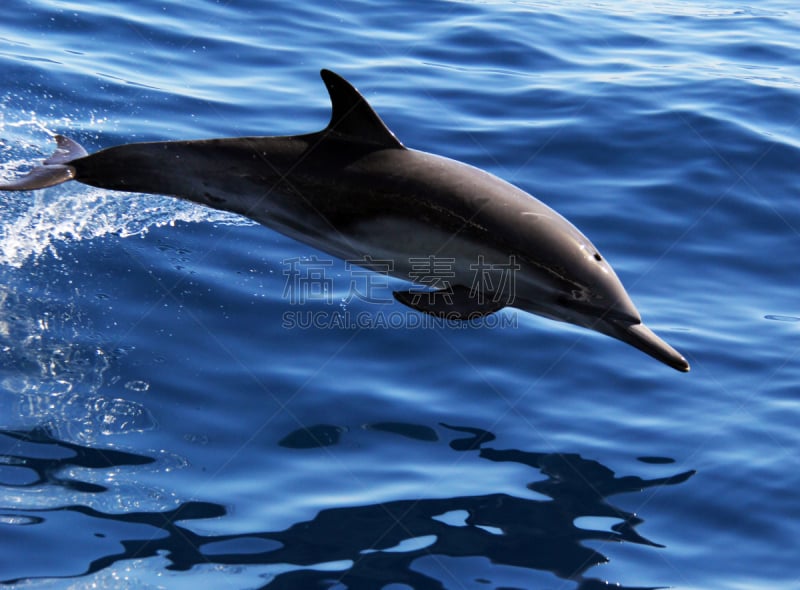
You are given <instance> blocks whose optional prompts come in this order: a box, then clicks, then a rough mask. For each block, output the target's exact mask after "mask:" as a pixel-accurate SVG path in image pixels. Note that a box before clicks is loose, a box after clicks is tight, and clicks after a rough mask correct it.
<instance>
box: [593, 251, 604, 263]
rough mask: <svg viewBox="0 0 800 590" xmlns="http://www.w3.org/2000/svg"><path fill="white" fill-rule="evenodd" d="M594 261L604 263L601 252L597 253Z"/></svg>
mask: <svg viewBox="0 0 800 590" xmlns="http://www.w3.org/2000/svg"><path fill="white" fill-rule="evenodd" d="M594 259H595V260H597V262H602V261H603V257H602V256H600V252H595V253H594Z"/></svg>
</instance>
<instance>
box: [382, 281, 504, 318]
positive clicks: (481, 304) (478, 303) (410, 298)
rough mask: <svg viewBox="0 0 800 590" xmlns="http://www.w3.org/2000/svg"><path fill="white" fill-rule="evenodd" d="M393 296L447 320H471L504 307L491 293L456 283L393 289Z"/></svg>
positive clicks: (413, 307)
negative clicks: (422, 288)
mask: <svg viewBox="0 0 800 590" xmlns="http://www.w3.org/2000/svg"><path fill="white" fill-rule="evenodd" d="M393 295H394V298H395V299H397V301H399V302H400V303H402V304H403V305H407V306H408V307H410V308H411V309H415V310H417V311H421V312H423V313H428V314H430V315H433V316H436V317H438V318H443V319H447V320H473V319H477V318H480V317H483V316H486V315H489V314H492V313H494V312H496V311H499V310H501V309H503V307H505V305H504V304H503V303H498V302H497V301H494V300H493V299H492V296H491V294H488V295H487V294H486V293H482V292H473V291H472V290H471V289H470V288H469V287H464V286H461V285H456V286H453V287H450V288H447V289H439V290H437V291H395V292H394V293H393Z"/></svg>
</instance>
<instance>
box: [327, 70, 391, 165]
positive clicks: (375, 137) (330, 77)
mask: <svg viewBox="0 0 800 590" xmlns="http://www.w3.org/2000/svg"><path fill="white" fill-rule="evenodd" d="M320 76H322V81H323V82H325V87H326V88H327V89H328V94H329V95H330V97H331V111H332V112H331V122H330V123H329V124H328V127H327V128H326V129H325V131H326V132H328V133H334V134H336V135H344V136H347V137H351V138H353V139H356V140H358V141H364V142H367V143H374V144H376V145H378V146H381V147H384V148H398V149H406V148H405V146H404V145H403V144H402V143H400V141H399V140H398V139H397V137H395V135H394V133H392V132H391V131H390V130H389V128H388V127H387V126H386V123H384V122H383V121H382V120H381V118H380V117H379V116H378V113H376V112H375V111H374V110H373V109H372V107H371V106H370V105H369V103H368V102H367V101H366V99H365V98H364V97H363V96H361V93H360V92H359V91H358V90H356V89H355V87H354V86H353V85H352V84H350V82H348V81H347V80H345V79H344V78H342V77H341V76H340V75H339V74H336V73H334V72H331V71H330V70H322V71H320Z"/></svg>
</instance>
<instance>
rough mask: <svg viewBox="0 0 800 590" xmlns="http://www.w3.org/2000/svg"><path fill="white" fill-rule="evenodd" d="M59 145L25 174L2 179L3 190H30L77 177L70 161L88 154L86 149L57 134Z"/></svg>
mask: <svg viewBox="0 0 800 590" xmlns="http://www.w3.org/2000/svg"><path fill="white" fill-rule="evenodd" d="M55 140H56V144H57V145H58V147H57V148H56V151H55V152H53V155H51V156H50V157H49V158H47V159H46V160H45V161H44V162H43V163H42V164H40V165H38V166H34V168H33V169H32V170H31V171H30V172H28V173H27V174H26V175H25V176H22V177H21V178H17V179H16V180H10V181H8V182H4V181H0V190H2V191H30V190H34V189H39V188H46V187H48V186H55V185H57V184H61V183H62V182H67V181H68V180H72V179H73V178H75V168H73V167H72V166H70V165H69V162H72V161H73V160H77V159H78V158H83V157H84V156H87V155H88V154H87V153H86V150H85V149H83V148H82V147H81V145H80V144H79V143H77V142H75V141H72V140H71V139H69V138H68V137H64V136H63V135H56V136H55Z"/></svg>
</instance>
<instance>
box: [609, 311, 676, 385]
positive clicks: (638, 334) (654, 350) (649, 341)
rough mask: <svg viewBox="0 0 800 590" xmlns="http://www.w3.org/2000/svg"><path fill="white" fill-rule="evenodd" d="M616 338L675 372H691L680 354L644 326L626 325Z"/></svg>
mask: <svg viewBox="0 0 800 590" xmlns="http://www.w3.org/2000/svg"><path fill="white" fill-rule="evenodd" d="M617 338H619V339H620V340H622V341H623V342H627V343H628V344H630V345H632V346H635V347H636V348H638V349H639V350H641V351H643V352H645V353H647V354H649V355H650V356H652V357H653V358H655V359H657V360H659V361H661V362H662V363H664V364H665V365H667V366H669V367H672V368H673V369H675V370H676V371H680V372H681V373H688V372H689V371H690V370H691V367H690V366H689V362H688V361H687V360H686V359H685V358H684V357H683V355H682V354H680V353H679V352H678V351H677V350H675V349H674V348H672V347H671V346H670V345H669V344H667V343H666V342H664V341H663V340H662V339H661V338H659V337H658V336H657V335H656V334H655V333H654V332H653V331H652V330H650V328H648V327H647V326H645V325H644V324H641V323H640V324H631V325H628V326H627V327H625V328H624V329H623V330H622V333H621V334H620V335H618V336H617Z"/></svg>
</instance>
